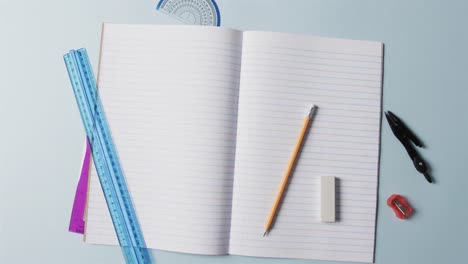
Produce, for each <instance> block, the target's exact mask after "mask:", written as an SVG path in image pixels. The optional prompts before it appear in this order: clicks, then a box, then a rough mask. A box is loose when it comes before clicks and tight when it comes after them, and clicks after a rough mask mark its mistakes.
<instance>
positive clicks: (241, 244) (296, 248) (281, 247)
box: [230, 238, 374, 254]
mask: <svg viewBox="0 0 468 264" xmlns="http://www.w3.org/2000/svg"><path fill="white" fill-rule="evenodd" d="M236 240H240V241H236V242H241V241H243V239H242V238H239V239H236ZM230 246H231V247H232V246H235V247H247V248H266V249H279V250H281V249H283V250H284V249H292V250H301V251H303V250H307V251H317V252H323V251H331V252H348V253H356V254H363V253H365V254H373V251H357V250H356V251H354V250H353V251H351V250H342V249H337V250H333V249H313V248H299V247H294V248H288V247H285V246H284V245H281V246H279V247H273V246H254V245H251V244H248V243H240V244H236V243H235V242H234V243H233V241H231V243H230ZM373 249H374V248H373V247H372V250H373Z"/></svg>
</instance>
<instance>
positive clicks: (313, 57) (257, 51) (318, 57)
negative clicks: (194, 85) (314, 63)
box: [242, 48, 382, 65]
mask: <svg viewBox="0 0 468 264" xmlns="http://www.w3.org/2000/svg"><path fill="white" fill-rule="evenodd" d="M266 49H267V48H265V49H263V50H254V51H251V50H248V49H243V50H242V54H247V55H246V56H249V54H254V55H257V54H272V55H281V56H289V57H295V58H304V59H322V60H334V61H349V62H359V63H370V64H379V65H382V60H381V58H380V59H379V60H378V61H369V60H353V59H343V58H334V57H325V56H313V55H304V54H291V53H285V52H272V51H266ZM289 50H294V51H296V49H294V48H291V49H289ZM261 59H263V58H260V59H259V60H261Z"/></svg>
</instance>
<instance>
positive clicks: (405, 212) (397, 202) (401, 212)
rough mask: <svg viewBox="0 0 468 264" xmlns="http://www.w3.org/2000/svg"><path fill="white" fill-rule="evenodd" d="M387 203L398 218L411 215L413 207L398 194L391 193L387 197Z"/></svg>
mask: <svg viewBox="0 0 468 264" xmlns="http://www.w3.org/2000/svg"><path fill="white" fill-rule="evenodd" d="M387 205H388V206H390V208H392V210H393V212H395V215H396V216H397V217H398V218H400V219H405V218H407V217H408V216H410V215H411V212H413V208H411V206H409V204H408V202H407V201H406V200H405V198H404V197H403V196H401V195H399V194H392V195H391V196H390V197H388V199H387Z"/></svg>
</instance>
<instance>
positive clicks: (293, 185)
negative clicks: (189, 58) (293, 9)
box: [230, 32, 382, 262]
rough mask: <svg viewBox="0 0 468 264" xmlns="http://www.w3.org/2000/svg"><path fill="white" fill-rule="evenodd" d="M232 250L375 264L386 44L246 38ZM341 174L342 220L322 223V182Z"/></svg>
mask: <svg viewBox="0 0 468 264" xmlns="http://www.w3.org/2000/svg"><path fill="white" fill-rule="evenodd" d="M243 39H244V41H243V54H242V69H241V85H240V95H239V114H238V133H237V150H236V162H235V177H234V194H233V212H232V220H231V239H230V253H231V254H239V255H249V256H261V257H282V258H312V259H323V260H340V261H361V262H372V261H373V253H374V232H375V231H374V230H375V219H376V198H377V195H376V194H377V178H378V159H379V136H380V111H381V76H382V44H381V43H373V42H361V41H350V40H337V39H327V38H317V37H307V36H298V35H291V34H281V33H266V32H245V33H244V38H243ZM312 104H316V105H318V107H319V109H318V112H317V115H316V117H315V119H314V120H313V121H312V123H311V129H310V131H309V133H308V136H307V138H306V140H305V142H304V146H303V149H302V152H301V155H300V157H299V159H298V162H297V166H296V169H295V171H294V173H293V174H292V177H291V179H290V184H289V187H288V189H287V192H286V193H285V196H284V200H283V203H282V206H281V207H280V210H279V213H278V215H277V217H276V223H275V225H274V227H273V230H271V232H270V234H269V235H268V236H267V237H263V232H264V223H265V221H266V218H267V215H268V213H269V211H270V208H271V206H272V204H273V200H274V197H275V195H276V192H277V190H278V187H279V184H280V181H281V178H282V176H283V172H284V170H285V168H286V165H287V163H288V160H289V156H290V154H291V151H292V149H293V147H294V144H295V142H296V140H297V137H298V135H299V131H300V129H301V126H302V121H303V118H304V117H305V116H306V115H307V113H308V111H309V109H310V107H311V106H312ZM323 175H326V176H335V177H337V179H338V180H337V182H338V186H337V208H336V210H337V218H338V221H337V222H336V223H331V224H326V223H321V222H320V176H323Z"/></svg>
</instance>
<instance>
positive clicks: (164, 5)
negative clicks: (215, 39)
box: [156, 0, 221, 26]
mask: <svg viewBox="0 0 468 264" xmlns="http://www.w3.org/2000/svg"><path fill="white" fill-rule="evenodd" d="M156 9H157V10H159V11H161V12H163V13H166V14H168V15H170V16H173V17H175V18H177V19H179V20H181V21H182V22H184V23H186V24H193V25H206V26H220V24H221V16H220V14H219V9H218V5H217V4H216V2H215V1H214V0H160V1H159V3H158V5H157V6H156Z"/></svg>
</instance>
